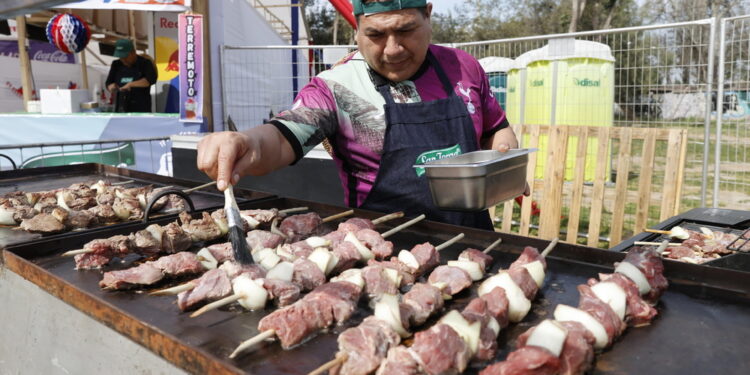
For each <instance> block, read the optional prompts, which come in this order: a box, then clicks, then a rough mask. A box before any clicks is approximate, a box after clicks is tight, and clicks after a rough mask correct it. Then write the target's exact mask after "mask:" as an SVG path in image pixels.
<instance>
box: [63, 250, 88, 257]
mask: <svg viewBox="0 0 750 375" xmlns="http://www.w3.org/2000/svg"><path fill="white" fill-rule="evenodd" d="M93 252H94V250H93V249H78V250H70V251H66V252H64V253H62V255H60V256H63V257H72V256H73V255H78V254H88V253H93Z"/></svg>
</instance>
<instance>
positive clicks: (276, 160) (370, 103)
mask: <svg viewBox="0 0 750 375" xmlns="http://www.w3.org/2000/svg"><path fill="white" fill-rule="evenodd" d="M353 6H354V15H355V17H356V18H357V23H358V29H357V34H356V41H357V45H358V47H359V51H357V52H356V53H353V54H351V55H349V56H347V57H346V58H345V59H344V60H342V62H340V63H338V64H337V65H336V66H334V67H333V68H332V69H330V70H327V71H325V72H323V73H320V74H319V75H318V76H317V77H315V78H313V79H312V80H311V82H310V83H309V84H308V85H307V86H305V87H304V88H303V89H302V90H301V91H300V93H299V95H297V98H296V99H295V102H294V105H293V107H292V109H290V110H288V111H284V112H282V113H280V114H279V115H278V116H277V117H275V118H273V119H272V120H271V121H269V123H268V124H264V125H260V126H257V127H254V128H252V129H250V130H247V131H243V132H221V133H214V134H210V135H208V136H206V137H204V138H203V139H202V140H201V141H200V143H199V144H198V160H197V163H198V168H199V169H201V170H202V171H204V172H205V173H206V174H208V175H209V176H210V177H211V178H213V179H216V180H217V181H218V187H219V189H221V190H223V189H224V188H225V187H226V186H227V185H226V184H227V183H231V184H236V183H237V182H238V181H239V179H240V177H241V176H244V175H263V174H266V173H269V172H272V171H274V170H276V169H279V168H282V167H284V166H287V165H290V164H294V163H295V162H297V161H298V160H300V159H301V158H302V157H303V156H304V155H305V153H306V152H308V151H310V150H311V149H312V148H313V147H315V146H316V145H317V144H319V143H320V142H322V141H323V140H326V139H327V140H328V141H329V143H330V145H331V148H332V156H333V159H334V161H335V163H336V165H337V166H338V169H339V176H340V178H341V182H342V185H343V187H344V192H345V200H346V203H347V204H348V205H349V206H352V207H360V208H363V209H369V210H374V211H381V212H393V211H404V212H405V213H406V214H407V215H418V214H420V213H424V214H426V215H427V218H429V219H432V220H437V221H442V222H446V223H451V224H457V225H464V226H471V227H477V228H482V229H489V230H491V229H492V223H491V221H490V217H489V214H488V213H487V211H483V212H476V213H472V212H453V211H443V210H440V209H438V208H437V207H435V205H434V204H433V202H432V196H431V194H430V189H429V186H428V182H427V177H426V176H424V175H423V174H422V173H420V172H419V171H418V170H415V168H413V167H412V166H413V165H415V164H420V163H421V162H422V161H424V160H427V159H435V158H441V157H445V156H451V155H456V154H460V153H467V152H471V151H476V150H479V149H494V150H499V151H502V152H505V151H507V150H508V149H509V148H515V147H518V141H517V139H516V136H515V134H514V133H513V130H512V129H511V128H510V127H509V126H508V121H507V119H506V117H505V113H504V112H503V110H502V109H501V108H500V106H499V105H498V103H497V101H495V99H494V97H493V95H492V92H491V90H490V87H489V83H488V81H487V77H486V76H485V74H484V71H483V70H482V68H481V67H480V65H479V62H477V61H476V59H474V58H473V57H472V56H471V55H469V54H467V53H465V52H463V51H460V50H457V49H453V48H446V47H440V46H436V45H432V44H430V39H431V36H432V27H431V24H430V17H431V13H432V4H431V3H427V1H426V0H400V1H398V0H392V1H376V0H369V1H368V0H354V1H353Z"/></svg>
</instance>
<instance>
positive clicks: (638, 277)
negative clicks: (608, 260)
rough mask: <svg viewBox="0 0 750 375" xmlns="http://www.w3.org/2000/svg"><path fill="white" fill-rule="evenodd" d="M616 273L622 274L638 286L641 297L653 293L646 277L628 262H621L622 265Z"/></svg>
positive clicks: (619, 265)
mask: <svg viewBox="0 0 750 375" xmlns="http://www.w3.org/2000/svg"><path fill="white" fill-rule="evenodd" d="M615 272H617V273H621V274H623V275H625V276H626V277H627V278H628V279H630V280H631V281H633V282H634V283H635V285H637V286H638V292H640V293H641V295H644V294H646V293H648V292H650V291H651V284H649V283H648V279H647V278H646V275H644V274H643V272H641V270H640V269H638V267H636V266H634V265H632V264H630V263H628V262H620V264H618V265H617V267H615Z"/></svg>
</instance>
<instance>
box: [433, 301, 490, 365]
mask: <svg viewBox="0 0 750 375" xmlns="http://www.w3.org/2000/svg"><path fill="white" fill-rule="evenodd" d="M438 323H439V324H445V325H447V326H448V327H451V328H453V330H454V331H456V333H458V335H459V336H461V338H462V339H463V340H464V342H465V343H466V345H467V346H468V347H469V349H471V353H472V356H473V355H474V353H476V352H477V350H479V334H480V333H481V331H482V323H481V322H480V321H478V320H477V321H475V322H474V323H469V322H468V321H467V320H466V318H464V317H463V315H461V313H460V312H458V311H456V310H451V311H450V312H449V313H447V314H445V316H443V317H442V318H441V319H440V321H439V322H438Z"/></svg>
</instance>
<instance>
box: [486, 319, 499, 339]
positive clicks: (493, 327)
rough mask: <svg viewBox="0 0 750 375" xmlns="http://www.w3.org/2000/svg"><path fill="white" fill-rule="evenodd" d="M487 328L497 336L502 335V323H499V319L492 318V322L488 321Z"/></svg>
mask: <svg viewBox="0 0 750 375" xmlns="http://www.w3.org/2000/svg"><path fill="white" fill-rule="evenodd" d="M487 327H489V328H490V329H491V330H492V331H493V332H495V336H497V335H499V334H500V323H498V322H497V319H495V318H494V317H492V316H491V317H490V320H488V321H487Z"/></svg>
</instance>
